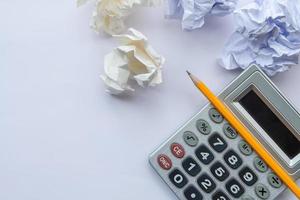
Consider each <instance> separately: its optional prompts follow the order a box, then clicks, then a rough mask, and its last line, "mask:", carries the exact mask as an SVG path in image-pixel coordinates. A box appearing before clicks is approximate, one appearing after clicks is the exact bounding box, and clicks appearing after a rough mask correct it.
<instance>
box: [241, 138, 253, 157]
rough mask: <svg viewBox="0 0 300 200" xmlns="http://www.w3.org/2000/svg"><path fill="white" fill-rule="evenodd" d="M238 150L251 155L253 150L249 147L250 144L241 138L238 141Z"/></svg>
mask: <svg viewBox="0 0 300 200" xmlns="http://www.w3.org/2000/svg"><path fill="white" fill-rule="evenodd" d="M239 150H240V151H241V152H242V154H244V155H246V156H249V155H251V154H252V152H253V150H252V148H251V147H250V145H249V144H248V143H247V142H245V141H244V140H241V141H240V142H239Z"/></svg>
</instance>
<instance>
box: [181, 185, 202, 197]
mask: <svg viewBox="0 0 300 200" xmlns="http://www.w3.org/2000/svg"><path fill="white" fill-rule="evenodd" d="M184 196H185V198H186V199H187V200H202V199H203V196H202V195H201V193H200V192H199V191H198V190H197V189H196V188H195V187H194V186H192V185H191V186H189V187H187V188H186V189H185V190H184Z"/></svg>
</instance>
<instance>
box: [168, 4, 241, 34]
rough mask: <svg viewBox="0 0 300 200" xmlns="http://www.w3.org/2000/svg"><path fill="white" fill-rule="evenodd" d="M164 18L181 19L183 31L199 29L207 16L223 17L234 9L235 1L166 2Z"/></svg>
mask: <svg viewBox="0 0 300 200" xmlns="http://www.w3.org/2000/svg"><path fill="white" fill-rule="evenodd" d="M165 2H166V3H165V7H166V9H165V16H166V18H171V19H181V20H182V23H181V24H182V28H183V29H184V30H194V29H197V28H201V27H202V26H203V25H204V23H205V21H204V20H205V17H206V16H208V15H217V16H224V15H227V14H229V13H231V12H233V10H234V9H235V7H236V5H237V0H166V1H165Z"/></svg>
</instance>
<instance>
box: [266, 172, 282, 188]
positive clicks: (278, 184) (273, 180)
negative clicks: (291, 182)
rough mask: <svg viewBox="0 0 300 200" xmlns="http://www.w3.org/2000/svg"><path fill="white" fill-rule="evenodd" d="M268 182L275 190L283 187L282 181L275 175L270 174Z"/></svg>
mask: <svg viewBox="0 0 300 200" xmlns="http://www.w3.org/2000/svg"><path fill="white" fill-rule="evenodd" d="M268 182H269V184H270V185H271V186H272V187H274V188H280V187H281V186H282V181H281V180H280V178H279V177H278V176H277V175H276V174H274V173H270V174H268Z"/></svg>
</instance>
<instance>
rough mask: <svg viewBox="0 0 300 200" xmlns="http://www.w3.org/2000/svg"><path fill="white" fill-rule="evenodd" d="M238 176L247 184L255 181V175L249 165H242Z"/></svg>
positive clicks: (249, 184)
mask: <svg viewBox="0 0 300 200" xmlns="http://www.w3.org/2000/svg"><path fill="white" fill-rule="evenodd" d="M239 176H240V178H241V179H242V181H243V182H244V183H245V184H246V185H248V186H252V185H253V184H254V183H256V181H257V176H256V175H255V174H254V172H253V171H252V170H251V169H250V168H249V167H244V168H243V169H242V170H241V171H240V172H239Z"/></svg>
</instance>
